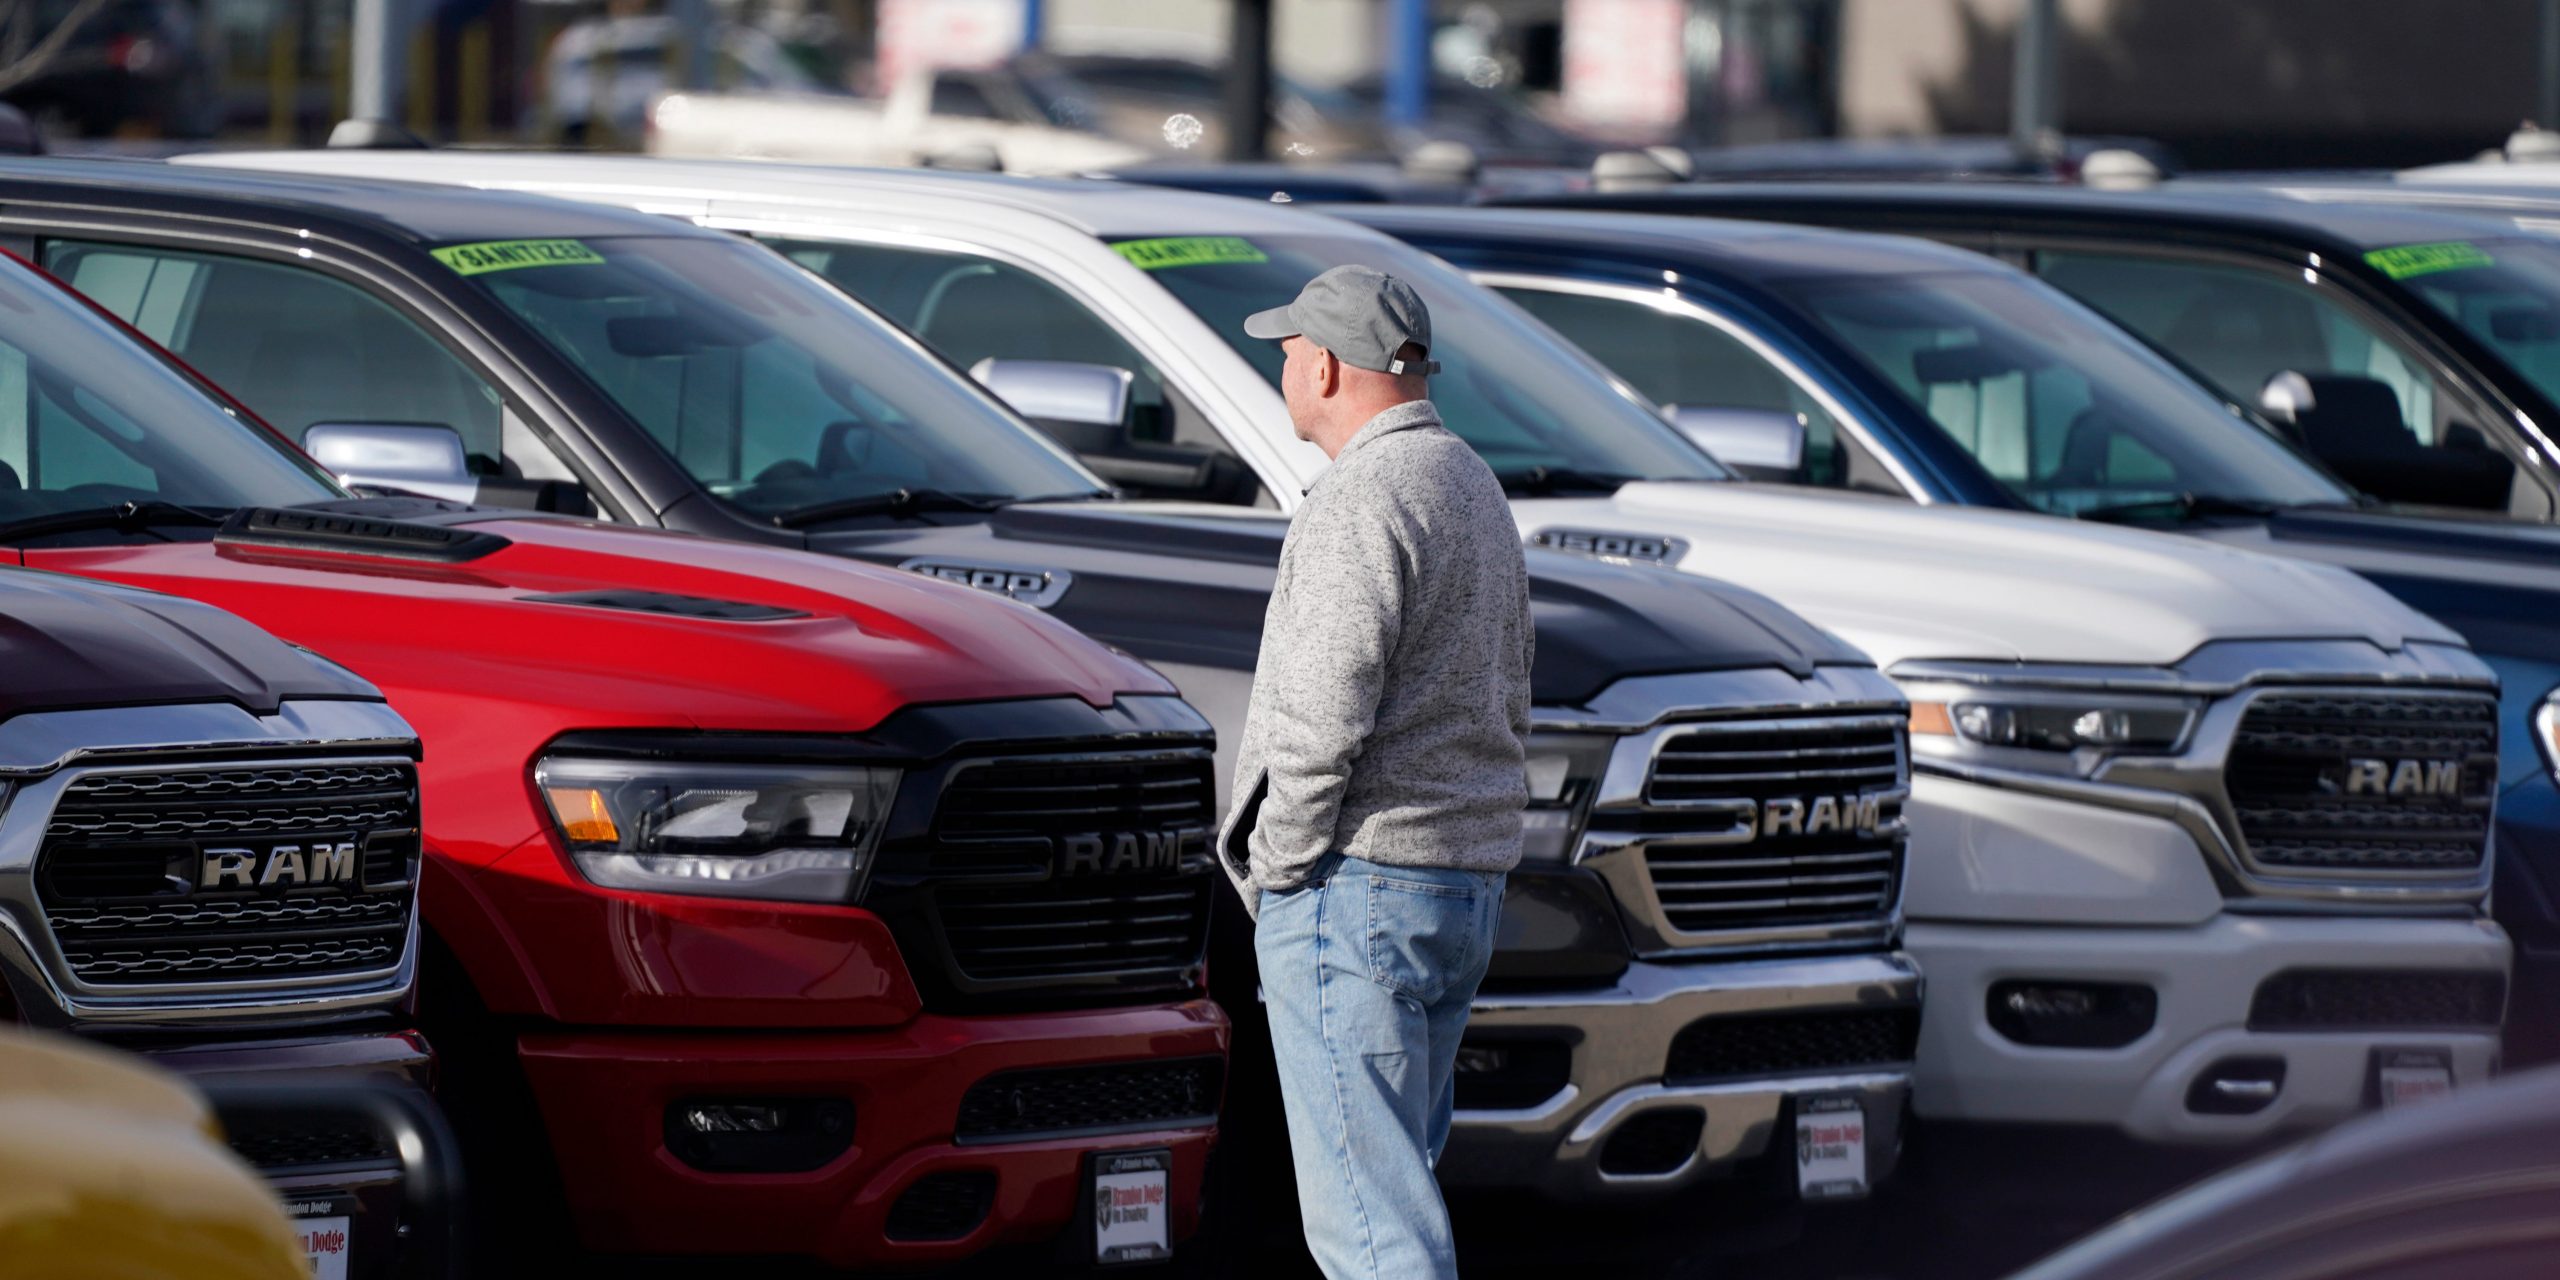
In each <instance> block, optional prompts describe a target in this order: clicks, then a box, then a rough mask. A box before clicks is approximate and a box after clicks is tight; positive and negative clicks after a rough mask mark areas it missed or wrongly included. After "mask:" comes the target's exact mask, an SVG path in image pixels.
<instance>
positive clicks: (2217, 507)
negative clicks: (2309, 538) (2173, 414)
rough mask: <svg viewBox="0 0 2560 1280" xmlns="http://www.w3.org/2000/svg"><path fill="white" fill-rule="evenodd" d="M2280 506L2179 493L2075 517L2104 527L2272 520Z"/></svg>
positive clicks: (2282, 504) (2121, 503)
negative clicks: (2238, 518) (2205, 519)
mask: <svg viewBox="0 0 2560 1280" xmlns="http://www.w3.org/2000/svg"><path fill="white" fill-rule="evenodd" d="M2284 508H2285V504H2284V503H2281V502H2268V501H2265V500H2263V499H2259V498H2233V497H2227V496H2225V495H2222V494H2218V493H2178V494H2171V495H2170V496H2168V497H2165V498H2151V499H2147V500H2145V501H2142V502H2120V503H2117V504H2115V505H2113V506H2106V507H2091V508H2089V509H2088V510H2086V511H2076V512H2073V513H2072V514H2073V515H2076V516H2078V517H2079V518H2080V519H2083V520H2096V521H2099V522H2100V523H2103V524H2141V523H2145V522H2148V521H2155V520H2156V521H2161V522H2164V523H2168V524H2184V523H2186V522H2187V521H2189V520H2195V519H2200V518H2202V517H2205V516H2271V515H2274V514H2275V513H2277V512H2279V511H2282V510H2284Z"/></svg>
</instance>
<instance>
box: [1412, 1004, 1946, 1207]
mask: <svg viewBox="0 0 2560 1280" xmlns="http://www.w3.org/2000/svg"><path fill="white" fill-rule="evenodd" d="M1920 992H1921V978H1920V970H1919V967H1918V966H1917V965H1915V964H1914V963H1912V961H1911V959H1910V957H1908V956H1905V955H1902V954H1900V953H1895V954H1890V955H1872V956H1849V957H1840V958H1830V959H1803V960H1769V961H1756V962H1746V963H1717V964H1651V963H1645V962H1641V961H1640V962H1638V963H1636V964H1634V965H1632V966H1630V967H1629V968H1628V970H1627V972H1626V973H1625V974H1624V975H1623V976H1621V977H1620V978H1619V979H1618V981H1617V984H1616V985H1615V986H1613V987H1611V988H1609V989H1607V990H1601V991H1566V992H1535V993H1521V994H1495V995H1484V996H1479V997H1477V999H1476V1002H1475V1008H1474V1011H1473V1013H1472V1014H1471V1015H1470V1017H1469V1020H1468V1023H1467V1029H1468V1031H1469V1032H1470V1033H1471V1034H1472V1033H1478V1032H1485V1033H1502V1034H1505V1035H1517V1034H1529V1035H1546V1036H1549V1037H1553V1038H1558V1039H1562V1040H1565V1041H1568V1042H1569V1043H1570V1044H1571V1045H1572V1070H1571V1074H1570V1076H1569V1077H1568V1083H1567V1084H1566V1085H1565V1086H1564V1087H1563V1088H1562V1089H1560V1090H1558V1091H1557V1092H1556V1094H1555V1095H1554V1096H1553V1097H1550V1098H1548V1099H1547V1100H1546V1101H1544V1102H1542V1103H1539V1104H1537V1105H1536V1106H1532V1107H1523V1108H1519V1109H1516V1110H1499V1111H1496V1110H1460V1111H1459V1112H1458V1113H1457V1115H1456V1119H1455V1123H1454V1124H1453V1126H1452V1127H1451V1130H1450V1135H1449V1146H1448V1150H1447V1151H1446V1152H1445V1153H1444V1154H1443V1155H1442V1157H1441V1161H1440V1175H1441V1178H1442V1180H1443V1181H1444V1182H1446V1183H1448V1184H1449V1185H1450V1186H1452V1187H1479V1188H1494V1187H1503V1188H1520V1189H1532V1190H1536V1191H1540V1192H1542V1193H1544V1194H1546V1195H1548V1196H1551V1197H1554V1198H1556V1199H1560V1200H1568V1201H1594V1200H1609V1199H1623V1198H1633V1197H1641V1196H1652V1195H1659V1194H1661V1193H1663V1192H1666V1191H1676V1190H1679V1189H1682V1188H1685V1187H1689V1186H1692V1185H1695V1184H1697V1183H1700V1182H1704V1181H1708V1180H1711V1179H1718V1178H1724V1177H1729V1176H1731V1175H1732V1173H1733V1172H1734V1171H1735V1168H1736V1167H1737V1166H1738V1165H1740V1164H1742V1163H1743V1162H1745V1161H1749V1160H1752V1159H1754V1158H1756V1157H1759V1156H1762V1155H1764V1154H1767V1153H1768V1152H1769V1150H1770V1147H1771V1144H1772V1143H1773V1142H1783V1141H1786V1139H1784V1138H1781V1137H1780V1136H1779V1135H1780V1133H1781V1131H1782V1128H1783V1127H1784V1125H1785V1123H1786V1120H1787V1117H1788V1115H1789V1114H1790V1112H1791V1111H1792V1106H1793V1102H1794V1100H1795V1099H1796V1098H1799V1097H1805V1096H1809V1095H1813V1094H1841V1093H1847V1094H1854V1095H1857V1096H1859V1098H1860V1099H1861V1101H1862V1102H1863V1104H1864V1109H1865V1113H1866V1121H1867V1166H1868V1167H1867V1180H1868V1182H1869V1184H1870V1185H1872V1184H1874V1183H1877V1182H1881V1181H1883V1180H1884V1178H1885V1177H1886V1176H1888V1175H1889V1174H1891V1172H1892V1171H1893V1166H1894V1163H1895V1161H1896V1159H1897V1158H1898V1156H1899V1154H1900V1150H1901V1140H1902V1116H1903V1111H1904V1107H1905V1102H1906V1100H1907V1099H1908V1097H1909V1096H1910V1092H1911V1064H1910V1063H1907V1062H1904V1063H1892V1064H1886V1065H1883V1066H1880V1067H1876V1068H1872V1069H1870V1068H1860V1069H1857V1070H1852V1071H1844V1072H1836V1073H1819V1074H1801V1075H1784V1076H1767V1077H1749V1078H1739V1079H1726V1080H1715V1081H1708V1082H1703V1083H1698V1084H1680V1085H1674V1084H1666V1083H1664V1080H1663V1072H1664V1068H1665V1065H1666V1064H1667V1063H1668V1062H1669V1060H1670V1054H1671V1044H1672V1041H1673V1039H1674V1038H1676V1037H1677V1036H1678V1035H1679V1034H1680V1032H1681V1030H1682V1029H1684V1028H1686V1027H1688V1026H1689V1025H1690V1024H1692V1023H1694V1022H1696V1021H1697V1020H1699V1019H1701V1018H1709V1017H1716V1016H1735V1015H1753V1014H1783V1013H1816V1012H1824V1011H1843V1010H1851V1009H1877V1008H1917V1007H1918V1006H1919V1003H1920ZM1671 1108H1688V1109H1697V1110H1703V1111H1704V1112H1705V1113H1706V1124H1705V1128H1704V1130H1703V1133H1702V1134H1701V1136H1700V1139H1699V1148H1698V1151H1697V1154H1696V1155H1695V1156H1694V1157H1693V1158H1691V1159H1690V1160H1689V1161H1688V1162H1687V1163H1685V1164H1682V1165H1680V1166H1679V1167H1678V1168H1675V1169H1672V1170H1670V1171H1669V1172H1666V1173H1648V1174H1614V1173H1608V1172H1604V1171H1603V1170H1602V1168H1601V1160H1600V1154H1601V1150H1602V1148H1603V1147H1604V1146H1605V1145H1606V1144H1607V1142H1608V1140H1609V1137H1610V1135H1612V1134H1613V1133H1615V1132H1617V1131H1618V1129H1619V1128H1620V1127H1621V1126H1623V1125H1625V1124H1626V1123H1627V1122H1628V1121H1630V1120H1632V1119H1634V1118H1636V1117H1639V1116H1642V1115H1644V1114H1646V1113H1648V1112H1651V1111H1656V1110H1663V1109H1671Z"/></svg>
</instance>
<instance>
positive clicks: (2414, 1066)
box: [2367, 1045, 2453, 1111]
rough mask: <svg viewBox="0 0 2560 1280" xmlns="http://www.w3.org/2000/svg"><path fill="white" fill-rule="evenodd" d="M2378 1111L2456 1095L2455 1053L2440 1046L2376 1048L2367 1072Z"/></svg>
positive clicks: (2370, 1090)
mask: <svg viewBox="0 0 2560 1280" xmlns="http://www.w3.org/2000/svg"><path fill="white" fill-rule="evenodd" d="M2367 1072H2368V1078H2369V1080H2370V1081H2371V1084H2370V1086H2369V1088H2368V1090H2367V1092H2368V1093H2369V1094H2370V1095H2371V1097H2372V1099H2373V1105H2374V1106H2375V1108H2377V1109H2379V1110H2383V1111H2388V1110H2390V1109H2392V1108H2393V1107H2405V1106H2407V1105H2409V1104H2410V1103H2413V1102H2424V1101H2427V1100H2428V1099H2430V1098H2440V1097H2443V1096H2445V1095H2446V1094H2449V1093H2451V1092H2453V1051H2452V1050H2451V1049H2447V1048H2443V1047H2441V1046H2433V1045H2430V1046H2411V1045H2396V1046H2377V1047H2376V1048H2375V1049H2374V1050H2373V1058H2372V1065H2371V1066H2370V1067H2369V1068H2368V1069H2367Z"/></svg>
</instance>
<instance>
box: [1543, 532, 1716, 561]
mask: <svg viewBox="0 0 2560 1280" xmlns="http://www.w3.org/2000/svg"><path fill="white" fill-rule="evenodd" d="M1529 545H1530V546H1533V547H1541V548H1544V549H1546V550H1548V551H1562V552H1564V553H1565V554H1567V555H1576V556H1589V557H1591V558H1592V559H1594V560H1623V561H1628V562H1631V563H1641V564H1669V563H1671V562H1673V561H1676V560H1678V559H1679V558H1680V557H1681V555H1682V554H1683V553H1685V552H1686V551H1688V549H1689V544H1688V543H1687V542H1684V541H1682V540H1680V539H1678V538H1663V537H1655V536H1653V535H1650V534H1641V533H1611V532H1608V531H1607V530H1603V529H1540V530H1538V531H1537V532H1536V533H1533V534H1530V535H1529Z"/></svg>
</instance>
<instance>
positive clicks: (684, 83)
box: [667, 0, 720, 89]
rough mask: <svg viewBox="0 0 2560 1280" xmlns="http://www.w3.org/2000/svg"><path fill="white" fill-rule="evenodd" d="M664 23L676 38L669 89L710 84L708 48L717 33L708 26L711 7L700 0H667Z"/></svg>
mask: <svg viewBox="0 0 2560 1280" xmlns="http://www.w3.org/2000/svg"><path fill="white" fill-rule="evenodd" d="M667 25H668V26H669V27H670V28H672V29H673V31H674V34H675V38H676V55H675V57H676V63H675V65H674V66H673V67H670V68H668V70H670V71H671V72H673V73H674V80H675V83H673V84H671V85H669V86H667V87H668V88H671V89H708V88H710V87H711V50H712V48H713V47H714V46H715V45H717V44H718V43H719V39H720V37H719V35H718V33H716V32H714V31H713V30H712V29H711V6H710V5H708V4H705V3H703V0H667Z"/></svg>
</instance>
